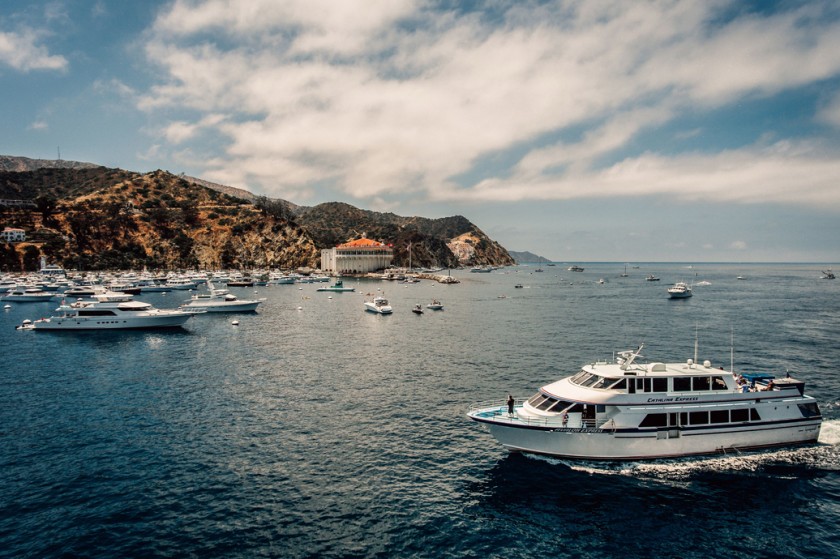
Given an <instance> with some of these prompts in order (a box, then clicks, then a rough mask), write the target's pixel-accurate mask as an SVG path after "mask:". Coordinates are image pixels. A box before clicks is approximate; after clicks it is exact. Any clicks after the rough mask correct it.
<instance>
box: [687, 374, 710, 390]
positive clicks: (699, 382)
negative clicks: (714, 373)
mask: <svg viewBox="0 0 840 559" xmlns="http://www.w3.org/2000/svg"><path fill="white" fill-rule="evenodd" d="M691 389H692V390H694V391H695V392H699V391H703V390H709V377H692V378H691Z"/></svg>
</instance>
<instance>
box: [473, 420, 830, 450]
mask: <svg viewBox="0 0 840 559" xmlns="http://www.w3.org/2000/svg"><path fill="white" fill-rule="evenodd" d="M469 416H470V417H471V418H472V419H474V420H476V421H479V422H481V423H483V424H484V425H485V427H487V429H488V431H489V432H490V434H491V435H493V437H495V438H496V440H497V441H499V443H501V444H502V445H503V446H504V447H506V448H507V449H508V450H511V451H516V452H525V453H533V454H543V455H548V456H555V457H558V458H571V459H585V460H645V459H659V458H674V457H680V456H693V455H703V454H718V453H726V452H730V451H742V450H751V449H761V448H770V447H778V446H794V445H799V444H810V443H815V442H816V441H817V438H818V437H819V434H820V425H821V422H820V420H819V419H802V420H798V421H775V422H762V423H751V424H748V425H743V426H736V425H726V426H721V427H707V428H702V429H701V428H695V429H690V428H689V429H669V428H665V427H663V428H659V429H655V430H647V431H645V432H642V431H641V430H615V431H613V430H610V429H595V428H587V427H566V428H564V427H562V426H559V425H558V426H551V425H542V426H540V425H535V424H533V423H528V422H522V421H520V420H519V419H518V417H517V416H516V415H515V414H514V416H508V414H507V410H506V409H505V408H497V409H485V410H479V411H475V412H471V413H470V414H469Z"/></svg>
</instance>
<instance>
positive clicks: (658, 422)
mask: <svg viewBox="0 0 840 559" xmlns="http://www.w3.org/2000/svg"><path fill="white" fill-rule="evenodd" d="M667 426H668V414H666V413H649V414H647V415H646V416H645V418H644V419H643V420H642V422H641V423H639V427H667Z"/></svg>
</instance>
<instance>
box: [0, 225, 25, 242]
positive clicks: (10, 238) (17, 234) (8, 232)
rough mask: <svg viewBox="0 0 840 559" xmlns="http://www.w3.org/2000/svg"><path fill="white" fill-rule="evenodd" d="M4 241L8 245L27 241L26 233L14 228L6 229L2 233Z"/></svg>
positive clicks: (0, 232) (0, 234) (0, 233)
mask: <svg viewBox="0 0 840 559" xmlns="http://www.w3.org/2000/svg"><path fill="white" fill-rule="evenodd" d="M0 236H2V238H3V241H4V242H7V243H20V242H23V241H25V240H26V231H24V230H23V229H15V228H13V227H6V228H5V229H3V231H0Z"/></svg>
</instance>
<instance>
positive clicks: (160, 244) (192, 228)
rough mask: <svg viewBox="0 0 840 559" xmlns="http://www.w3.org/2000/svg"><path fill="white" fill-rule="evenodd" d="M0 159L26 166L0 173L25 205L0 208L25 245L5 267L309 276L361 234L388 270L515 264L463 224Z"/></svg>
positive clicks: (181, 179) (0, 194) (173, 179)
mask: <svg viewBox="0 0 840 559" xmlns="http://www.w3.org/2000/svg"><path fill="white" fill-rule="evenodd" d="M20 159H25V158H20ZM0 161H2V162H3V168H7V169H9V168H10V169H28V170H23V171H0V198H2V199H7V200H8V199H11V200H23V201H28V202H30V204H28V205H27V206H26V207H9V206H0V225H2V226H3V227H15V228H22V229H24V231H26V234H27V242H24V243H16V244H15V245H5V247H3V250H2V251H0V252H2V253H0V268H2V269H4V270H7V271H18V270H19V269H21V268H23V269H32V267H33V266H34V265H35V264H34V263H35V262H37V260H38V257H40V256H41V255H43V256H46V257H47V259H48V260H49V261H51V262H56V263H58V264H60V265H62V266H64V267H68V268H76V269H89V270H94V269H106V268H109V269H139V268H144V267H145V268H149V269H177V268H205V269H209V268H286V269H291V268H298V267H310V268H317V267H318V266H319V265H320V250H321V249H323V248H330V247H333V246H336V245H337V244H340V243H343V242H347V241H349V240H353V239H355V238H359V237H362V236H366V237H369V238H373V239H377V240H380V241H382V242H385V243H387V244H390V245H392V246H393V248H394V264H395V265H397V266H407V265H408V263H409V261H411V264H412V265H413V266H416V267H421V266H422V267H451V266H472V265H482V264H493V265H507V264H512V263H513V259H512V258H511V257H510V255H509V254H508V253H507V251H506V250H505V249H504V248H503V247H502V246H501V245H499V244H498V243H496V242H495V241H493V240H492V239H490V238H489V237H487V235H485V234H484V233H483V232H482V231H481V230H480V229H479V228H478V227H476V226H475V225H474V224H472V223H471V222H470V221H469V220H468V219H466V218H464V217H462V216H454V217H447V218H441V219H428V218H422V217H401V216H398V215H395V214H392V213H380V212H372V211H368V210H362V209H359V208H356V207H354V206H351V205H349V204H343V203H338V202H331V203H325V204H319V205H317V206H313V207H304V206H298V205H296V204H293V203H291V202H288V201H285V200H279V199H269V198H266V197H262V196H256V195H254V194H252V193H250V192H248V191H245V190H241V189H236V188H232V187H226V186H224V185H215V184H213V183H210V182H207V181H203V180H201V179H196V178H193V177H185V176H183V175H174V174H172V173H169V172H166V171H161V170H158V171H154V172H151V173H145V174H140V173H133V172H130V171H125V170H121V169H109V168H106V167H96V166H92V165H91V164H78V165H73V164H72V162H69V163H68V162H61V163H63V165H58V164H55V165H45V166H43V167H38V168H34V169H30V167H37V163H38V162H39V161H40V160H31V159H26V161H23V162H19V163H15V161H14V158H11V157H9V156H2V159H0ZM409 250H410V252H409Z"/></svg>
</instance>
